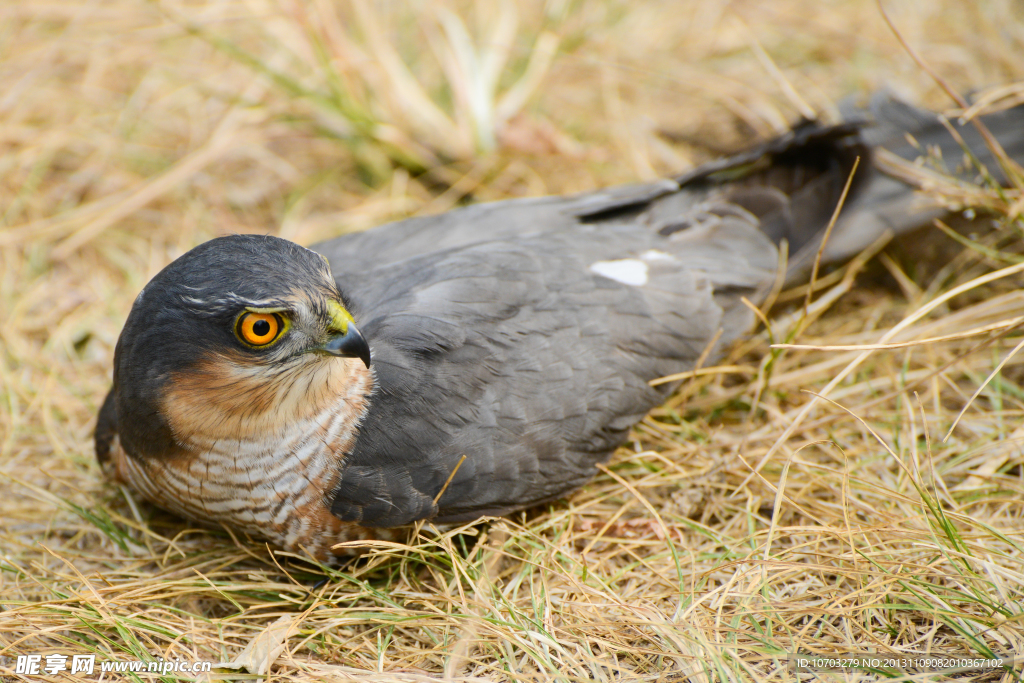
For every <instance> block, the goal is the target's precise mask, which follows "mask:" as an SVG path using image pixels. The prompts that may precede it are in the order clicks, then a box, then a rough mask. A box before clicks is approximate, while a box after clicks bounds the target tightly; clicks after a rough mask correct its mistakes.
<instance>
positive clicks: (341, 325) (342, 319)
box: [327, 300, 354, 334]
mask: <svg viewBox="0 0 1024 683" xmlns="http://www.w3.org/2000/svg"><path fill="white" fill-rule="evenodd" d="M327 310H328V311H329V312H330V314H331V322H332V325H331V326H332V327H333V328H334V329H336V330H338V331H340V332H341V333H342V334H345V333H346V332H348V324H349V323H350V322H354V321H353V319H352V314H351V313H349V312H348V311H347V310H345V307H344V306H342V305H341V304H339V303H338V302H337V301H333V300H331V301H328V302H327Z"/></svg>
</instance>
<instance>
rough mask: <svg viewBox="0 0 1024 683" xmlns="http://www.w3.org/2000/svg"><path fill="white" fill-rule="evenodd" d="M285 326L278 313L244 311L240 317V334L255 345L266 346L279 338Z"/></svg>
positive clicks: (243, 339) (246, 341)
mask: <svg viewBox="0 0 1024 683" xmlns="http://www.w3.org/2000/svg"><path fill="white" fill-rule="evenodd" d="M283 328H284V324H283V322H282V321H281V316H279V315H278V314H277V313H243V314H242V315H241V317H239V318H238V328H237V330H238V336H239V337H240V338H241V339H242V341H244V342H245V343H247V344H252V345H253V346H266V345H267V344H269V343H270V342H272V341H274V340H275V339H277V337H278V335H279V334H280V333H281V330H282V329H283Z"/></svg>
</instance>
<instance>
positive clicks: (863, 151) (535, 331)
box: [313, 97, 1024, 526]
mask: <svg viewBox="0 0 1024 683" xmlns="http://www.w3.org/2000/svg"><path fill="white" fill-rule="evenodd" d="M861 114H863V112H862V113H861ZM870 115H871V116H872V117H873V123H872V124H871V125H870V126H868V127H865V125H864V124H862V123H850V124H844V125H839V126H833V127H823V126H818V125H815V124H812V123H805V124H802V125H800V126H798V127H797V128H795V129H794V130H793V131H792V132H790V133H789V134H787V135H785V136H782V137H780V138H779V139H777V140H774V141H771V142H769V143H766V144H765V145H761V146H759V147H757V148H754V149H753V150H751V151H749V152H747V153H744V154H740V155H737V156H735V157H732V158H729V159H725V160H723V161H720V162H715V163H713V164H709V165H706V166H704V167H701V168H699V169H696V170H695V171H694V172H692V173H689V174H687V175H685V176H681V177H679V178H676V179H674V180H665V181H661V182H658V183H651V184H645V185H637V186H630V187H622V188H614V189H611V190H606V191H601V192H595V193H589V194H584V195H579V196H575V197H567V198H561V197H547V198H540V199H524V200H512V201H505V202H496V203H492V204H481V205H476V206H471V207H467V208H464V209H459V210H457V211H452V212H450V213H447V214H443V215H441V216H432V217H424V218H415V219H410V220H406V221H401V222H398V223H393V224H390V225H386V226H382V227H380V228H377V229H374V230H371V231H368V232H366V233H361V234H356V235H348V236H344V237H342V238H338V239H336V240H333V241H331V242H327V243H324V244H321V245H317V246H314V247H313V248H314V249H316V250H317V251H320V252H321V253H323V254H324V255H325V256H327V257H328V260H329V261H330V263H331V268H332V270H333V272H334V274H335V277H336V279H337V280H338V282H339V285H340V287H341V291H342V292H343V294H344V295H345V297H346V299H347V300H348V304H349V306H350V309H351V310H352V311H353V313H354V314H355V316H356V320H357V323H358V324H359V326H360V329H362V331H363V333H364V335H365V336H366V337H367V339H368V340H369V342H370V345H371V348H372V353H373V359H374V368H375V372H376V375H377V387H378V388H377V390H376V393H375V394H374V396H373V397H372V399H371V402H370V408H369V412H368V415H367V417H366V419H365V420H364V422H363V424H362V425H361V428H360V433H359V436H358V438H357V442H356V446H355V448H354V450H353V451H352V452H351V453H350V454H348V455H347V456H346V458H345V461H344V464H343V467H342V472H341V480H340V483H339V485H338V488H337V489H336V491H335V492H334V494H333V504H332V511H333V512H334V514H336V515H337V516H338V517H340V518H341V519H343V520H347V521H353V522H358V523H361V524H364V525H367V526H397V525H400V524H404V523H408V522H411V521H414V520H417V519H423V518H435V519H437V520H439V521H456V520H464V519H470V518H473V517H476V516H478V515H482V514H502V513H505V512H509V511H512V510H517V509H522V508H525V507H528V506H530V505H533V504H536V503H540V502H543V501H546V500H550V499H553V498H557V497H559V496H561V495H564V494H565V493H567V492H569V491H571V490H573V489H575V488H577V487H579V486H580V485H582V484H583V483H584V482H585V481H587V480H588V479H589V478H590V477H591V476H592V475H593V474H594V464H595V463H596V462H600V461H602V460H605V459H606V458H607V457H608V456H609V455H610V453H611V452H612V450H613V449H614V448H615V447H616V446H617V445H619V444H620V443H621V442H622V441H623V440H624V439H625V437H626V435H627V433H628V429H629V428H630V427H631V426H632V425H633V424H635V423H636V422H637V421H638V420H640V419H641V418H642V417H643V415H644V414H645V413H646V412H647V411H648V410H649V409H650V408H652V407H653V406H655V405H657V404H658V403H660V402H661V401H662V400H664V397H665V393H666V392H667V391H668V390H669V388H668V387H662V388H661V389H658V390H656V389H652V388H651V387H650V386H649V385H648V381H649V380H651V379H654V378H656V377H659V376H664V375H667V374H671V373H675V372H680V371H684V370H687V369H690V368H692V366H693V363H694V361H695V359H696V358H697V357H698V356H699V355H700V353H701V352H702V351H703V350H704V348H705V347H706V346H707V344H708V343H709V341H710V339H711V338H712V336H713V335H714V334H715V333H716V332H717V330H718V329H720V328H721V329H722V330H723V334H722V336H721V338H720V342H719V344H720V345H725V344H728V343H730V342H731V341H733V340H734V339H735V338H736V337H737V336H739V335H740V334H742V333H744V332H745V331H746V330H747V329H748V328H749V325H750V324H751V322H752V321H751V319H750V314H749V312H748V310H747V309H746V308H745V307H744V306H743V305H741V303H740V300H741V297H743V296H747V297H748V298H750V299H752V300H754V301H755V302H756V301H758V300H759V299H758V293H759V292H761V291H764V289H765V287H766V286H767V285H768V284H770V283H771V282H772V281H773V280H774V278H775V268H776V264H777V258H778V252H777V249H776V246H775V245H776V244H777V243H780V242H782V241H783V240H785V241H787V242H788V243H789V251H790V254H792V255H793V257H792V258H791V260H790V269H789V272H788V276H789V277H790V278H792V277H797V276H799V275H800V273H802V272H804V271H805V270H806V268H807V267H808V264H809V263H810V261H811V259H812V258H813V255H814V253H815V252H816V251H817V249H818V244H819V240H820V235H821V233H822V230H823V228H824V227H825V225H826V224H827V222H828V220H829V218H830V216H831V213H832V211H833V210H834V207H835V206H836V204H837V201H838V199H839V195H840V193H841V191H842V188H843V185H844V184H845V182H846V179H847V178H848V176H849V174H850V172H851V169H852V167H853V162H854V160H855V159H856V158H858V157H860V158H861V164H860V166H859V168H860V170H859V171H858V175H857V177H856V178H855V181H854V184H853V188H852V191H851V195H850V196H849V197H848V199H847V202H846V204H845V209H844V212H843V214H842V216H841V217H840V220H839V222H838V223H837V225H836V229H835V232H834V234H833V238H832V240H830V243H829V246H828V248H827V250H826V254H825V256H826V260H828V259H830V258H831V259H837V258H843V257H846V256H849V255H850V254H852V253H856V252H857V251H858V250H860V249H862V248H864V247H865V246H867V245H868V244H870V243H871V242H873V241H874V240H875V239H876V238H877V237H878V236H879V235H881V234H882V232H884V231H885V230H894V231H896V232H902V231H905V230H908V229H910V228H913V227H917V226H918V225H920V224H922V223H927V222H928V221H929V220H930V219H931V218H932V217H934V216H936V215H939V214H940V213H941V211H942V210H941V208H937V207H935V206H934V205H927V204H922V203H920V202H919V201H918V200H917V199H915V196H914V193H913V190H912V188H910V187H909V186H907V185H905V184H903V183H901V182H899V181H897V180H894V179H892V178H889V177H887V176H884V175H883V174H882V173H880V172H878V171H877V170H875V169H874V168H873V165H872V163H871V160H872V153H873V149H874V147H875V146H876V145H886V146H888V147H889V148H890V149H891V151H893V152H894V153H896V154H898V155H901V156H903V157H904V158H914V157H916V156H917V155H918V151H917V149H916V148H915V147H913V146H912V145H910V144H908V142H907V141H906V136H905V134H906V133H910V134H911V135H913V136H914V137H915V138H916V139H917V140H918V141H919V143H920V145H921V146H922V147H928V146H934V145H937V146H939V148H941V149H942V150H943V151H944V156H945V158H946V159H952V158H954V157H957V154H956V151H957V150H959V149H960V148H959V146H958V144H957V143H956V141H955V140H954V139H953V138H952V137H951V136H949V134H948V132H946V130H945V128H944V127H943V126H942V125H941V124H940V123H939V122H938V120H937V118H936V117H935V115H933V114H929V113H927V112H922V111H920V110H916V109H913V108H912V107H907V106H906V105H902V104H899V103H896V102H894V101H893V100H891V99H890V98H884V97H883V98H876V100H875V101H874V102H873V103H872V107H871V109H870ZM986 122H987V123H988V124H989V126H990V128H993V130H994V131H995V133H996V136H997V137H998V138H999V139H1000V140H1001V141H1002V142H1003V143H1004V145H1005V146H1007V147H1008V151H1009V152H1010V154H1011V156H1016V157H1018V158H1019V157H1020V156H1024V132H1022V131H1024V107H1018V108H1016V109H1014V110H1010V111H1007V112H1003V113H1002V114H999V115H997V116H994V117H989V118H987V119H986ZM962 132H966V136H965V137H966V138H967V140H968V143H969V144H971V147H972V150H973V152H974V153H975V154H977V155H978V156H979V157H981V158H982V160H983V162H984V161H986V160H987V161H988V163H989V165H990V168H992V162H991V156H990V155H988V154H987V152H986V150H984V148H983V146H981V145H980V144H979V142H978V139H977V136H976V135H975V134H973V132H972V131H966V129H964V131H962ZM623 262H636V263H639V264H641V265H642V268H641V266H638V265H636V263H632V264H630V263H623ZM608 263H611V264H612V265H602V264H608ZM595 264H596V265H595ZM616 264H618V265H616ZM630 269H632V270H630ZM639 270H643V271H644V275H645V277H644V278H640V277H639V276H637V275H636V273H637V272H639ZM641 279H642V280H643V281H642V282H641ZM711 358H712V359H713V358H714V353H712V355H711ZM462 455H465V456H466V460H465V462H464V463H463V464H462V465H461V466H460V467H458V470H457V472H456V473H455V476H454V478H453V479H452V482H451V484H450V485H449V486H448V488H447V489H445V492H444V495H443V496H441V497H440V499H439V500H438V501H437V502H436V503H435V501H434V499H435V498H436V497H437V496H438V494H439V493H440V492H441V490H442V488H443V486H444V483H445V482H446V481H447V480H448V477H449V476H450V475H451V474H452V472H453V471H455V468H456V465H457V463H458V462H459V459H460V457H461V456H462Z"/></svg>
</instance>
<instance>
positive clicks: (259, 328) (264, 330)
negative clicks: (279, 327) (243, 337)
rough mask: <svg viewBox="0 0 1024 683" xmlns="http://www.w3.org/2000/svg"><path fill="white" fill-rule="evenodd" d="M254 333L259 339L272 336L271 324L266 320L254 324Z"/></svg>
mask: <svg viewBox="0 0 1024 683" xmlns="http://www.w3.org/2000/svg"><path fill="white" fill-rule="evenodd" d="M252 331H253V333H255V335H256V336H257V337H266V336H267V335H268V334H270V323H268V322H267V321H266V320H257V321H256V322H254V323H253V324H252Z"/></svg>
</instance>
